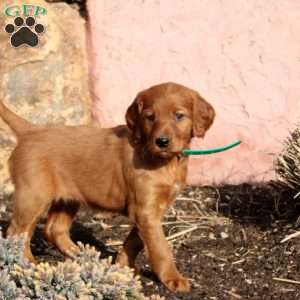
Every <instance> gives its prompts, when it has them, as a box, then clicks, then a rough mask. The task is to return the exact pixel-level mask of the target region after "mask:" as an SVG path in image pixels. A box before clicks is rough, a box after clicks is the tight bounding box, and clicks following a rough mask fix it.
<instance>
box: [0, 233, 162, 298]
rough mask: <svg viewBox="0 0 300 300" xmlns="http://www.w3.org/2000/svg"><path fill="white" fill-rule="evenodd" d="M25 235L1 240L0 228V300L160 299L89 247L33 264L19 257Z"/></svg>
mask: <svg viewBox="0 0 300 300" xmlns="http://www.w3.org/2000/svg"><path fill="white" fill-rule="evenodd" d="M24 241H25V237H24V236H20V237H18V238H8V239H4V238H3V235H2V232H1V228H0V278H1V280H0V299H1V300H27V299H28V300H29V299H38V300H45V299H49V300H77V299H79V300H160V299H161V300H162V299H163V298H160V297H159V296H151V297H150V298H149V297H146V296H144V295H143V293H142V292H141V288H142V286H141V282H140V280H139V278H138V277H137V276H134V272H133V270H132V269H129V268H121V267H119V266H118V265H113V264H112V263H111V259H102V260H100V253H99V252H98V251H96V250H95V249H94V248H93V247H90V246H84V245H83V244H79V247H80V248H81V252H80V254H79V255H78V257H77V259H75V260H66V261H65V262H59V263H57V264H56V265H50V264H48V263H46V262H43V263H40V264H38V265H34V264H31V263H29V262H28V261H27V260H26V259H25V258H24V256H23V247H24Z"/></svg>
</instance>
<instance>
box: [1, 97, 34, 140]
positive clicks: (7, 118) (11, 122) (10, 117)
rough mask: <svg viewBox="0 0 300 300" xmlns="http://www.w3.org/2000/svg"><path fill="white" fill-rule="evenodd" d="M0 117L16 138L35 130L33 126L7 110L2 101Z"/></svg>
mask: <svg viewBox="0 0 300 300" xmlns="http://www.w3.org/2000/svg"><path fill="white" fill-rule="evenodd" d="M0 117H1V118H2V120H3V121H4V122H5V123H6V124H7V125H8V126H9V127H10V128H11V129H12V131H13V132H14V133H15V135H16V136H17V137H19V136H22V135H23V134H25V133H26V132H28V131H32V130H34V128H35V125H33V124H31V123H29V122H28V121H26V120H25V119H23V118H21V117H19V116H18V115H16V114H15V113H14V112H12V111H11V110H9V109H8V108H7V107H6V106H5V105H4V104H3V102H2V101H0Z"/></svg>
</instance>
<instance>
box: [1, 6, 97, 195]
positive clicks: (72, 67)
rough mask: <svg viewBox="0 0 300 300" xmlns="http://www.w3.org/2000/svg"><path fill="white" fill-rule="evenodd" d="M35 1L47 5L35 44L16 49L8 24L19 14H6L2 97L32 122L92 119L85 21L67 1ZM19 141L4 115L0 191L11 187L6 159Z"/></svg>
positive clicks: (77, 122) (3, 36) (2, 38)
mask: <svg viewBox="0 0 300 300" xmlns="http://www.w3.org/2000/svg"><path fill="white" fill-rule="evenodd" d="M23 3H24V1H22V0H6V1H2V2H1V3H0V11H1V13H2V12H3V11H4V9H6V8H7V7H10V6H12V5H14V6H15V5H17V6H18V7H20V6H21V5H22V4H23ZM35 5H39V6H42V7H44V8H45V9H47V14H46V15H40V16H39V17H37V18H36V19H37V21H38V22H39V23H41V24H43V25H44V26H45V32H44V33H43V35H42V36H40V43H39V45H38V46H37V47H35V48H31V47H28V46H27V45H22V46H20V47H19V48H13V47H12V46H11V44H10V36H9V34H7V33H6V32H5V31H4V28H5V26H6V24H14V17H4V16H3V15H1V18H0V99H1V101H4V102H5V104H6V105H8V106H9V108H10V109H12V110H13V111H15V112H16V113H18V114H19V115H20V116H22V117H24V118H26V119H27V120H29V121H31V122H33V123H38V124H45V123H52V124H57V123H61V124H68V125H78V124H82V123H87V122H89V121H90V119H91V116H90V115H91V114H90V106H91V98H90V93H89V87H88V60H87V55H86V40H85V22H84V20H83V19H82V18H81V17H80V16H79V14H78V12H77V11H76V10H74V9H72V8H70V6H69V5H67V4H64V3H55V4H48V3H47V2H45V1H44V0H35ZM21 16H22V17H24V16H23V15H21ZM24 18H26V17H24ZM75 27H76V30H74V28H75ZM66 33H68V34H66ZM15 144H16V143H15V139H14V136H13V134H12V132H11V131H10V130H9V129H8V128H7V126H6V125H5V124H4V123H3V122H2V120H1V121H0V187H1V188H0V190H1V191H3V190H4V191H5V192H10V191H11V190H12V185H11V184H9V183H10V180H9V175H8V164H7V160H8V157H9V156H10V153H11V151H12V149H13V148H14V147H15Z"/></svg>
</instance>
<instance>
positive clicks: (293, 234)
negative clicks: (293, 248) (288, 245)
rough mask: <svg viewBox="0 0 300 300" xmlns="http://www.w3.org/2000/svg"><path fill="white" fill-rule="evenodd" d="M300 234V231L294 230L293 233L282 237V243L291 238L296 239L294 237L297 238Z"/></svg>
mask: <svg viewBox="0 0 300 300" xmlns="http://www.w3.org/2000/svg"><path fill="white" fill-rule="evenodd" d="M298 236H300V231H297V232H294V233H292V234H289V235H287V236H286V237H285V238H284V239H282V240H281V241H280V243H285V242H287V241H289V240H291V239H294V238H296V237H298Z"/></svg>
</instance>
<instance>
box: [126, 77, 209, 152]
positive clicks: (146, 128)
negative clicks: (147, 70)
mask: <svg viewBox="0 0 300 300" xmlns="http://www.w3.org/2000/svg"><path fill="white" fill-rule="evenodd" d="M214 117H215V111H214V109H213V107H212V106H211V105H210V104H209V103H208V102H206V101H205V100H204V99H203V98H202V97H201V96H200V95H199V94H198V93H197V92H196V91H193V90H191V89H189V88H187V87H184V86H182V85H179V84H175V83H163V84H160V85H156V86H153V87H151V88H149V89H147V90H144V91H142V92H140V93H139V94H138V95H137V96H136V98H135V100H134V101H133V103H132V104H131V106H130V107H129V108H128V110H127V113H126V122H127V126H128V127H129V129H130V130H131V131H132V133H133V135H134V137H135V139H136V140H137V141H139V142H140V143H141V144H143V145H145V146H146V148H147V150H148V151H149V153H150V154H152V155H153V156H157V157H161V158H170V157H172V156H174V155H177V154H178V153H180V152H181V151H182V150H183V149H185V148H187V147H188V145H189V143H190V141H191V138H192V137H204V135H205V132H206V131H207V130H208V128H209V127H210V126H211V124H212V123H213V120H214Z"/></svg>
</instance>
